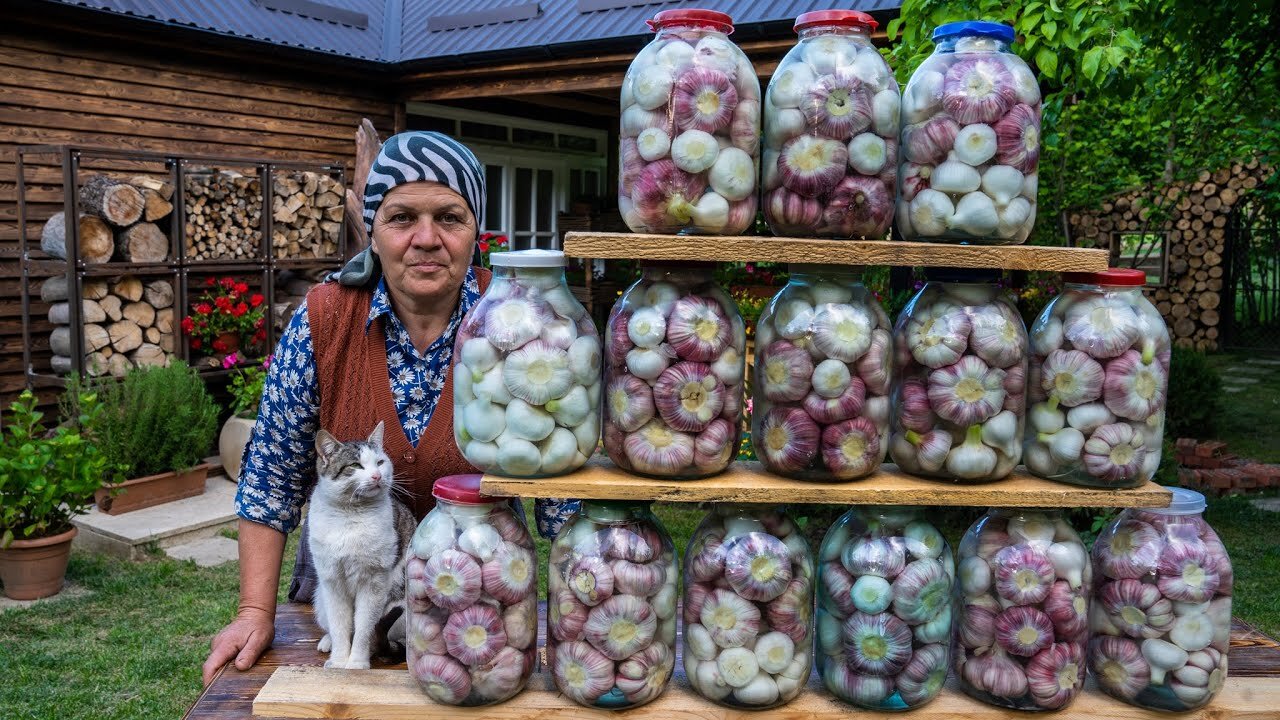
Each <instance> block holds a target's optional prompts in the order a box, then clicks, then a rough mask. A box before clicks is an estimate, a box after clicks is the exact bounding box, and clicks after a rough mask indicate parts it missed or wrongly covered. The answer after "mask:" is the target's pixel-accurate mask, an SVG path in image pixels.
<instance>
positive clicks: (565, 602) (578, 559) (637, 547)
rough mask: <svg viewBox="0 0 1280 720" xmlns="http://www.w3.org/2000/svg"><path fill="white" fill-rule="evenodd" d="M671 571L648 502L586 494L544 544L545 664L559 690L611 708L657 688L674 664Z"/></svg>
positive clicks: (674, 577)
mask: <svg viewBox="0 0 1280 720" xmlns="http://www.w3.org/2000/svg"><path fill="white" fill-rule="evenodd" d="M678 577H679V570H678V569H677V567H676V553H675V547H674V546H673V545H672V544H671V538H670V537H669V536H668V535H667V531H666V530H665V529H663V527H662V524H661V523H660V522H659V521H658V518H656V517H654V515H653V513H652V512H651V511H650V509H649V502H648V501H634V502H623V501H606V500H584V501H583V502H582V512H580V513H579V514H577V515H575V516H574V517H573V518H572V519H571V520H569V522H567V523H565V525H564V527H562V528H561V529H560V533H559V534H558V535H556V538H555V540H553V541H552V542H551V559H550V566H549V570H548V575H547V664H548V666H550V668H551V677H552V678H553V679H554V680H555V683H556V687H558V688H560V692H562V693H564V694H565V695H566V696H568V697H569V698H571V699H572V700H573V701H574V702H577V703H579V704H582V705H586V706H588V707H600V708H609V709H622V708H629V707H635V706H637V705H643V704H645V703H647V702H649V701H650V700H653V699H654V698H656V697H658V696H659V695H661V694H662V691H663V690H664V689H666V687H667V683H668V682H669V681H670V679H671V674H672V671H673V670H674V669H675V662H676V600H677V591H676V584H677V581H678Z"/></svg>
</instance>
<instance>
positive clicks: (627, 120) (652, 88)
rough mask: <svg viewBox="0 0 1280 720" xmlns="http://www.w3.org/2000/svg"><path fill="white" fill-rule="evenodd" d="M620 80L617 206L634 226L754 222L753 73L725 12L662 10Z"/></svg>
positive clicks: (653, 229) (712, 228) (702, 230)
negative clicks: (651, 36)
mask: <svg viewBox="0 0 1280 720" xmlns="http://www.w3.org/2000/svg"><path fill="white" fill-rule="evenodd" d="M649 28H650V29H651V30H653V31H654V32H656V33H657V37H656V38H654V40H653V42H651V43H649V44H648V45H646V46H645V47H644V49H642V50H641V51H640V52H639V53H637V54H636V58H635V60H633V61H631V67H629V68H627V74H626V76H625V77H624V78H623V80H622V117H621V131H620V133H619V141H618V209H619V210H621V211H622V219H623V220H624V221H625V222H626V223H627V226H628V227H630V228H631V229H632V231H634V232H638V233H689V234H704V235H739V234H741V233H742V232H743V231H744V230H746V229H747V228H749V227H751V226H752V225H754V224H755V221H756V177H757V172H756V170H757V167H758V165H759V155H760V80H759V78H757V77H756V71H755V68H754V67H752V65H751V61H750V60H748V59H747V56H746V55H744V54H743V53H742V50H740V49H738V46H737V45H735V44H733V42H732V41H730V40H729V34H730V33H732V32H733V19H732V18H730V17H729V16H728V15H725V14H724V13H721V12H715V11H712V10H663V11H662V12H660V13H658V14H657V15H655V16H654V17H653V19H652V20H650V21H649Z"/></svg>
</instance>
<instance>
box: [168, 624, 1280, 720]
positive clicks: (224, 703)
mask: <svg viewBox="0 0 1280 720" xmlns="http://www.w3.org/2000/svg"><path fill="white" fill-rule="evenodd" d="M538 605H539V607H538V615H539V622H538V629H539V645H540V646H541V645H542V644H543V642H544V638H542V635H543V633H544V632H545V629H546V615H545V613H546V604H545V603H539V604H538ZM319 640H320V628H319V627H317V626H316V624H315V622H314V621H313V620H312V617H311V606H310V605H300V604H295V603H286V604H284V605H281V606H280V608H279V610H278V611H277V612H276V637H275V641H274V642H273V644H272V646H271V649H270V650H268V651H267V652H266V654H264V655H263V657H262V659H260V660H259V661H258V664H257V665H254V666H253V667H252V668H250V669H249V670H246V671H244V672H241V671H239V670H236V669H235V667H234V666H233V665H230V664H228V665H227V666H225V667H223V669H222V670H221V671H220V672H219V673H218V675H217V677H215V678H214V680H213V682H212V683H210V685H209V687H207V688H205V690H204V692H203V693H202V694H201V695H200V698H199V699H198V700H196V702H195V704H194V705H192V706H191V708H190V709H189V710H188V711H187V714H186V716H185V717H186V718H189V719H191V720H196V719H209V718H216V719H217V720H230V719H231V718H253V717H258V716H255V715H254V714H253V699H254V698H255V697H257V695H258V691H259V690H261V689H262V686H263V685H264V684H266V682H267V679H268V678H270V677H271V674H272V673H273V672H275V670H276V668H278V667H281V666H285V665H311V666H317V667H319V666H322V665H324V660H325V656H324V655H322V654H321V653H319V652H318V651H317V650H316V643H317V642H318V641H319ZM676 666H677V668H679V663H676ZM374 667H375V668H383V669H396V668H400V669H403V668H404V667H405V665H404V663H399V664H387V663H381V664H379V663H377V662H375V663H374ZM677 672H679V670H677ZM1230 673H1231V675H1232V676H1238V677H1280V643H1277V642H1276V641H1275V640H1274V639H1272V638H1270V637H1268V636H1266V635H1264V634H1262V633H1261V632H1258V631H1257V630H1255V629H1254V628H1253V627H1251V626H1249V625H1247V624H1246V623H1243V622H1240V621H1239V620H1234V619H1233V620H1232V624H1231V671H1230Z"/></svg>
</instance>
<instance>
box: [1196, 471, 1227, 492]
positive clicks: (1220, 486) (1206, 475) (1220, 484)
mask: <svg viewBox="0 0 1280 720" xmlns="http://www.w3.org/2000/svg"><path fill="white" fill-rule="evenodd" d="M1200 477H1201V478H1202V479H1203V480H1206V481H1207V482H1206V484H1207V485H1208V486H1209V487H1211V488H1213V489H1214V490H1230V489H1231V485H1232V478H1231V475H1230V474H1229V471H1225V470H1209V471H1206V472H1202V473H1200Z"/></svg>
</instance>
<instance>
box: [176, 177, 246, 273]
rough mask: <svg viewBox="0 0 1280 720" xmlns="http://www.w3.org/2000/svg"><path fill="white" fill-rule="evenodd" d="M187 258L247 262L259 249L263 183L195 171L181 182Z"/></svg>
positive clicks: (244, 178)
mask: <svg viewBox="0 0 1280 720" xmlns="http://www.w3.org/2000/svg"><path fill="white" fill-rule="evenodd" d="M182 184H183V210H184V212H185V213H186V215H185V217H186V228H185V232H186V256H187V258H188V259H193V260H237V259H242V260H247V259H249V258H256V257H258V255H259V249H260V248H261V246H262V180H261V179H259V178H258V177H256V176H252V175H244V174H241V173H239V172H236V171H234V170H217V169H212V168H209V169H206V168H196V169H192V170H190V171H188V172H187V174H186V176H185V178H184V179H183V183H182Z"/></svg>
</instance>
